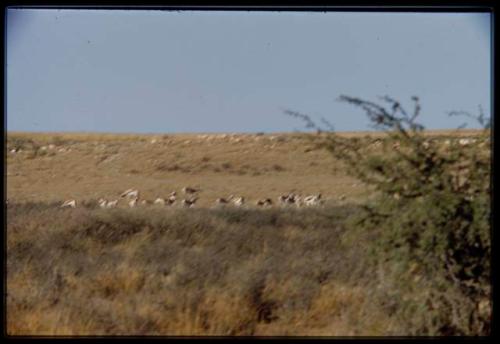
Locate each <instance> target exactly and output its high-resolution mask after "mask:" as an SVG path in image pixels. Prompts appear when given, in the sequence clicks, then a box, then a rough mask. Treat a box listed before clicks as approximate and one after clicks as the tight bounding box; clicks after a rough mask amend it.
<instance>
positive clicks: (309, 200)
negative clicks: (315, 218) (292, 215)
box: [304, 193, 322, 206]
mask: <svg viewBox="0 0 500 344" xmlns="http://www.w3.org/2000/svg"><path fill="white" fill-rule="evenodd" d="M321 203H322V200H321V193H319V194H317V195H311V196H307V197H305V198H304V204H305V205H306V206H312V205H318V204H321Z"/></svg>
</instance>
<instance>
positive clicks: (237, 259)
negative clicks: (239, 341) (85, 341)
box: [7, 203, 403, 336]
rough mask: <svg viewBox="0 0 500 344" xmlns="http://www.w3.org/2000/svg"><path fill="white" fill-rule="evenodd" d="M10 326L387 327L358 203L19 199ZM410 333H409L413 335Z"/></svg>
mask: <svg viewBox="0 0 500 344" xmlns="http://www.w3.org/2000/svg"><path fill="white" fill-rule="evenodd" d="M7 211H8V231H9V235H8V241H7V247H8V261H7V271H8V275H7V277H8V278H7V290H8V297H7V314H8V317H7V328H8V333H9V334H23V335H114V334H121V335H132V334H135V335H328V336H331V335H382V334H385V333H387V331H388V329H390V326H391V323H392V322H393V319H391V318H390V313H388V311H387V310H386V309H384V308H383V307H382V308H381V307H380V305H377V304H376V303H374V299H373V298H374V297H376V296H375V294H374V291H373V288H374V286H371V285H370V280H372V279H373V276H372V275H373V273H372V272H370V270H369V269H366V268H365V267H364V263H365V262H364V250H365V248H364V244H363V240H364V239H363V238H359V243H358V244H357V245H352V244H349V245H346V244H345V243H344V242H343V238H344V234H345V231H346V229H345V226H344V225H343V222H344V220H345V218H346V217H347V216H348V215H350V214H352V213H353V212H355V211H356V208H355V207H353V206H350V207H349V206H344V207H334V208H322V209H313V208H311V209H288V210H284V209H267V210H250V209H185V210H181V209H179V210H177V211H173V212H165V211H162V210H161V209H153V208H151V209H141V210H140V211H138V209H112V210H103V209H98V208H95V207H91V206H88V207H82V208H77V209H59V208H57V207H54V206H53V205H52V206H51V205H50V204H46V203H25V204H9V205H8V209H7ZM401 333H403V332H401Z"/></svg>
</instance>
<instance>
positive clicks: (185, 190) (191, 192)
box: [182, 186, 200, 195]
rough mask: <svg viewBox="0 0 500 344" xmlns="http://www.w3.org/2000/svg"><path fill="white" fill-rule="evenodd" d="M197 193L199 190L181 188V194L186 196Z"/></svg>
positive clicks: (187, 187)
mask: <svg viewBox="0 0 500 344" xmlns="http://www.w3.org/2000/svg"><path fill="white" fill-rule="evenodd" d="M198 191H200V190H199V189H194V188H191V187H189V186H186V187H183V188H182V192H183V193H184V194H185V195H186V194H194V193H197V192H198Z"/></svg>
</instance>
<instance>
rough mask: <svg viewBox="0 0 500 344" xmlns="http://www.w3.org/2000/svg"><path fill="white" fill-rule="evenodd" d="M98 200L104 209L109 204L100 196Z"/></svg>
mask: <svg viewBox="0 0 500 344" xmlns="http://www.w3.org/2000/svg"><path fill="white" fill-rule="evenodd" d="M97 202H98V203H99V207H101V208H103V209H104V208H106V207H107V205H108V201H106V200H105V199H104V198H99V200H98V201H97Z"/></svg>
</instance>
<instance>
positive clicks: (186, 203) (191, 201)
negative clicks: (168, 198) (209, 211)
mask: <svg viewBox="0 0 500 344" xmlns="http://www.w3.org/2000/svg"><path fill="white" fill-rule="evenodd" d="M197 200H198V198H197V197H196V198H193V199H183V200H182V206H183V207H186V208H192V207H194V204H195V203H196V201H197Z"/></svg>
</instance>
